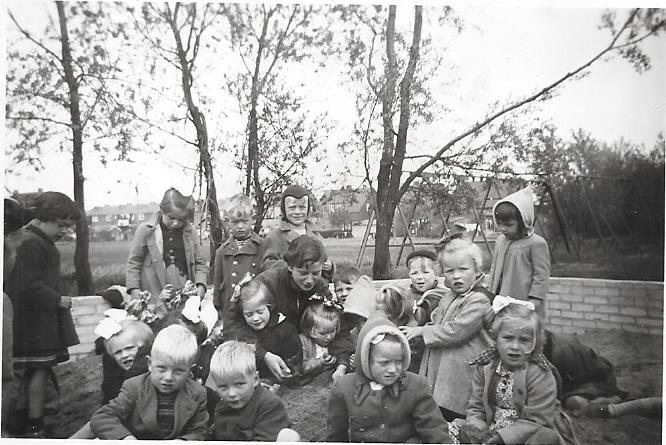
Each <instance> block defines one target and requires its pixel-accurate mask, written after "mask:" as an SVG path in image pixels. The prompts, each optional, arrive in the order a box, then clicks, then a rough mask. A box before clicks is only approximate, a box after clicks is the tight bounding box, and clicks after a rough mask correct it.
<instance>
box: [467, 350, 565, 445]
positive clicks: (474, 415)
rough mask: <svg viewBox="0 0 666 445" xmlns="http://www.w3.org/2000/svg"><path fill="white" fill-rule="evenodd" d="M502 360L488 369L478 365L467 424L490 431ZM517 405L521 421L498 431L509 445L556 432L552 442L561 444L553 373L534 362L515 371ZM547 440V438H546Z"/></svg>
mask: <svg viewBox="0 0 666 445" xmlns="http://www.w3.org/2000/svg"><path fill="white" fill-rule="evenodd" d="M497 364H498V361H497V360H495V361H493V362H492V363H489V364H488V365H485V366H477V367H476V369H475V370H474V380H473V387H474V390H473V391H472V394H471V397H470V400H469V404H468V406H467V417H466V419H465V421H466V422H467V423H470V424H472V425H474V426H476V427H477V428H479V429H481V430H483V429H486V428H488V425H489V424H490V423H491V422H492V420H493V419H494V416H495V406H494V404H493V403H491V396H492V400H494V399H495V397H494V394H490V391H492V390H494V387H495V385H491V381H492V380H493V376H494V375H495V370H496V369H497ZM513 403H514V406H515V408H516V410H517V411H518V416H519V419H518V420H517V421H516V422H515V423H514V424H513V425H510V426H507V427H504V428H500V429H498V430H497V432H498V433H499V435H500V436H501V437H502V440H503V442H504V443H505V444H524V443H530V441H529V438H530V437H533V436H534V435H535V434H540V437H541V438H543V437H547V435H546V434H544V433H548V431H543V430H544V429H550V430H552V434H550V436H551V437H552V441H551V442H550V443H553V444H559V443H561V438H560V436H559V434H558V433H557V432H556V431H555V429H554V425H555V416H556V413H557V410H559V405H558V402H557V382H556V380H555V377H554V376H553V373H552V371H550V370H545V369H543V368H541V367H540V366H539V365H537V364H536V363H533V362H529V363H528V365H527V366H526V367H524V368H519V369H516V370H514V371H513ZM542 440H543V439H542Z"/></svg>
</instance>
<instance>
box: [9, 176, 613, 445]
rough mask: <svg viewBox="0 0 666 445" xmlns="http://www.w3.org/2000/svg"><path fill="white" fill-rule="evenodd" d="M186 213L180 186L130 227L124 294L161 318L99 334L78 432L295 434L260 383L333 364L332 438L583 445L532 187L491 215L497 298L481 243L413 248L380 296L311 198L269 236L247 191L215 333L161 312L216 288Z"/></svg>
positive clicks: (298, 191) (286, 380) (219, 259)
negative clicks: (328, 245)
mask: <svg viewBox="0 0 666 445" xmlns="http://www.w3.org/2000/svg"><path fill="white" fill-rule="evenodd" d="M191 206H192V201H191V198H189V197H184V196H183V195H181V194H180V193H178V192H177V191H176V190H175V189H170V190H169V191H167V193H166V194H165V198H164V200H163V201H162V203H161V205H160V211H158V212H157V213H156V214H155V215H154V216H153V218H151V220H149V222H148V223H144V224H142V225H141V226H140V227H139V229H138V230H137V235H136V236H135V240H134V245H133V247H132V250H131V254H130V258H129V260H128V271H127V274H128V278H127V293H128V294H129V295H131V296H132V298H134V299H136V298H141V297H140V296H139V295H140V291H142V290H146V289H150V290H151V291H152V292H151V293H153V292H154V293H156V294H157V297H154V295H155V294H153V297H151V298H149V300H148V301H149V302H150V304H149V308H150V309H151V310H154V311H155V313H157V314H159V318H161V320H159V321H157V322H155V323H154V324H153V329H150V328H148V326H147V325H146V324H145V323H143V322H142V321H137V320H130V319H128V318H123V317H122V316H121V317H120V318H119V319H113V320H112V319H105V320H104V321H103V322H102V323H101V324H100V329H99V330H98V331H97V332H98V333H99V334H100V335H101V336H102V337H103V344H104V353H105V357H106V360H107V361H106V363H107V365H108V366H107V365H105V368H104V374H105V375H104V383H103V389H104V396H105V400H104V402H105V403H104V405H103V406H102V407H100V408H99V409H98V410H97V411H96V412H95V413H94V414H93V415H92V418H91V421H90V423H89V425H86V426H85V427H84V428H83V429H82V430H81V431H79V432H78V433H77V434H76V435H75V436H74V437H75V438H86V437H99V438H103V439H127V438H129V439H131V438H137V439H190V440H192V439H194V440H204V439H214V440H255V441H277V440H288V441H297V440H299V439H300V438H299V435H298V433H297V432H296V431H294V430H292V429H291V428H290V427H291V422H290V419H289V416H288V414H287V412H286V408H285V405H284V403H283V402H282V400H281V399H280V398H279V396H278V395H276V394H275V392H273V391H272V390H271V389H272V388H273V387H271V386H270V384H267V383H266V382H278V383H281V384H285V385H303V384H307V383H308V382H309V381H310V380H311V379H312V378H313V377H314V376H316V375H317V374H320V373H322V372H323V371H325V370H330V372H331V376H332V379H333V381H334V382H335V384H334V386H333V389H332V391H331V394H330V397H329V401H328V403H329V405H328V419H327V431H326V439H327V440H329V441H336V442H338V441H339V442H413V441H417V442H427V443H450V442H454V443H458V442H461V443H468V442H483V443H506V444H509V443H540V444H550V443H552V444H560V443H573V442H574V441H575V438H574V437H573V432H572V430H571V428H570V423H569V422H568V418H567V417H566V416H565V415H564V414H563V413H562V412H561V410H560V409H559V402H558V395H559V394H558V387H559V385H558V382H559V380H558V379H559V375H558V373H557V370H556V369H555V368H554V367H553V366H552V364H551V363H550V362H549V361H548V359H547V358H546V357H545V356H544V355H543V352H544V348H543V344H544V331H543V328H542V325H541V323H542V320H543V314H544V311H545V304H544V299H545V296H546V292H547V283H548V276H549V253H548V247H547V244H546V243H545V241H544V240H543V238H541V237H539V236H538V235H536V234H535V233H534V232H533V230H532V221H533V213H534V210H533V205H532V196H531V194H530V192H529V189H525V190H521V191H519V192H517V193H515V194H514V195H511V196H509V197H507V198H506V199H504V200H501V201H500V202H498V203H497V204H496V206H495V208H494V215H495V219H496V224H497V228H498V230H499V231H500V232H501V235H500V236H499V237H498V240H497V242H496V248H495V253H494V256H493V261H492V266H491V273H490V277H489V279H488V282H489V284H490V288H489V289H488V288H486V287H485V286H484V281H485V280H484V278H485V276H484V275H483V272H482V264H483V257H482V253H481V251H480V249H479V247H478V246H477V245H475V244H474V243H472V242H471V241H470V240H468V239H466V238H465V237H464V236H449V237H446V239H445V240H444V241H443V242H442V243H440V244H439V245H438V248H437V252H434V251H429V250H421V251H415V252H412V254H410V255H409V257H408V258H407V261H406V264H407V267H408V270H409V278H410V284H409V286H407V287H401V286H395V285H389V286H385V287H383V288H381V289H380V290H378V291H377V290H375V287H374V285H373V283H372V282H371V280H370V279H369V278H368V277H366V276H363V275H361V273H360V272H359V271H358V270H357V269H355V268H353V267H339V268H337V270H336V267H335V265H334V264H333V263H332V262H331V261H330V260H329V259H328V258H327V255H326V252H325V249H324V248H323V245H322V243H321V240H320V237H319V236H318V234H317V232H316V230H315V228H314V226H313V225H312V224H311V223H310V221H309V220H308V213H309V210H310V200H309V196H308V193H307V191H306V190H305V189H304V188H302V187H300V186H291V187H288V188H287V189H286V190H285V191H284V193H283V196H282V200H281V208H282V212H283V220H282V222H281V225H280V227H278V228H276V229H275V230H274V231H273V232H271V233H270V234H269V235H268V236H267V238H266V239H265V240H264V239H262V238H260V237H259V236H257V235H256V234H255V233H254V232H253V231H252V230H251V225H252V203H251V201H250V199H249V198H248V197H247V196H244V195H237V196H235V197H233V198H232V199H231V202H230V207H229V208H228V209H227V212H226V215H227V222H228V227H229V230H230V236H229V239H227V240H226V241H225V242H224V243H223V244H222V246H221V247H220V248H219V249H218V251H217V252H216V255H215V277H214V289H213V296H214V297H213V302H214V306H215V309H216V312H217V317H216V318H217V319H218V322H217V324H216V326H213V325H212V323H208V324H206V323H205V322H204V319H205V316H204V315H203V313H201V314H200V313H198V312H197V310H199V309H201V310H202V311H203V306H202V307H200V308H199V306H198V303H199V301H200V300H196V301H197V304H196V306H197V308H196V309H195V310H194V311H193V312H192V311H185V310H182V311H181V312H179V313H177V314H175V316H174V314H165V309H164V302H165V301H172V300H169V298H173V296H174V295H173V294H174V289H179V288H182V287H183V286H184V283H186V282H187V281H191V282H192V283H193V285H194V286H196V289H195V291H194V292H195V293H196V294H198V295H197V297H198V296H203V295H204V293H205V291H206V288H205V282H206V281H205V279H204V278H203V275H202V274H201V265H202V264H205V263H202V261H201V256H200V253H199V252H198V248H194V247H193V246H190V245H189V243H191V242H192V240H191V237H190V236H189V235H188V234H189V233H191V229H192V228H191V224H190V222H189V219H190V216H191V212H190V210H191ZM67 218H69V213H67V214H63V215H56V216H55V221H56V222H55V225H58V224H59V221H60V220H63V221H64V222H63V224H65V223H66V222H68V221H69V219H67ZM22 230H23V229H22ZM30 230H34V229H30ZM53 239H55V238H53ZM40 267H43V268H45V269H46V268H48V266H47V265H42V266H40ZM130 276H131V277H132V278H131V279H130ZM442 278H443V280H442ZM144 280H145V281H144ZM331 281H332V283H331ZM169 285H170V286H169ZM330 287H332V288H333V289H334V293H333V292H331V290H330ZM179 295H180V294H179ZM509 295H510V297H509ZM11 296H12V294H10V297H11ZM190 298H193V297H190ZM192 301H194V300H192ZM42 310H43V309H42ZM186 312H187V313H186ZM110 318H113V317H110ZM168 320H170V321H168ZM15 322H16V319H15ZM15 324H16V323H15ZM220 326H221V327H222V335H221V336H220V335H218V334H219V329H217V330H216V327H217V328H219V327H220ZM154 332H156V333H155V334H154ZM194 370H198V372H194ZM412 371H413V372H412ZM193 377H196V379H195V378H193ZM625 395H626V394H625ZM31 412H32V411H31Z"/></svg>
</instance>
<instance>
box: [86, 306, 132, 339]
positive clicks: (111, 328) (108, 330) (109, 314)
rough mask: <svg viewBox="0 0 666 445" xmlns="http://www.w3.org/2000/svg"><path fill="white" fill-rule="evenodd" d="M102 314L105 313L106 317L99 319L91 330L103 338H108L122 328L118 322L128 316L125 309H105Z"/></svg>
mask: <svg viewBox="0 0 666 445" xmlns="http://www.w3.org/2000/svg"><path fill="white" fill-rule="evenodd" d="M104 315H106V317H105V318H103V319H102V320H100V322H99V323H98V324H97V326H96V327H95V330H94V331H93V332H94V333H95V334H96V335H99V336H100V337H102V338H104V339H105V340H108V339H110V338H111V337H113V336H114V335H116V334H117V333H118V332H120V331H121V330H122V327H121V326H120V323H119V322H120V321H121V320H124V319H126V318H129V316H128V315H127V311H125V310H123V309H113V308H112V309H107V310H106V311H105V312H104Z"/></svg>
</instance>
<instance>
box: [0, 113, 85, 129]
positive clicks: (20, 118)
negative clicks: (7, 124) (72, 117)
mask: <svg viewBox="0 0 666 445" xmlns="http://www.w3.org/2000/svg"><path fill="white" fill-rule="evenodd" d="M7 119H11V120H15V121H44V122H51V123H54V124H59V125H64V126H65V127H68V128H72V124H68V123H67V122H61V121H58V120H55V119H51V118H49V117H40V116H7Z"/></svg>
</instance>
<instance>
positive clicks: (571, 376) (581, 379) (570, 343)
mask: <svg viewBox="0 0 666 445" xmlns="http://www.w3.org/2000/svg"><path fill="white" fill-rule="evenodd" d="M543 353H544V355H545V356H546V357H547V358H548V360H549V361H550V362H551V363H552V364H553V365H554V366H555V368H556V369H557V371H558V372H559V374H560V376H561V378H562V393H563V394H562V400H563V401H564V400H566V399H567V397H571V396H582V397H585V398H587V399H595V398H597V397H612V396H619V397H620V398H622V399H624V398H625V397H627V395H628V394H627V392H626V391H624V390H622V389H620V388H618V387H617V379H616V378H615V368H614V367H613V365H612V364H611V363H610V362H609V361H608V360H606V358H604V357H602V356H600V355H598V354H597V353H596V352H594V350H593V349H592V348H590V347H589V346H587V345H584V344H583V343H581V342H580V341H579V340H578V339H577V338H576V337H575V336H574V335H570V334H555V333H553V332H550V331H548V330H546V331H544V346H543Z"/></svg>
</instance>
